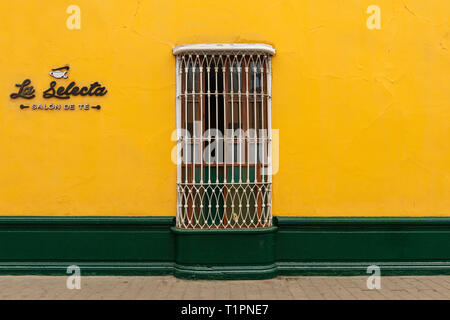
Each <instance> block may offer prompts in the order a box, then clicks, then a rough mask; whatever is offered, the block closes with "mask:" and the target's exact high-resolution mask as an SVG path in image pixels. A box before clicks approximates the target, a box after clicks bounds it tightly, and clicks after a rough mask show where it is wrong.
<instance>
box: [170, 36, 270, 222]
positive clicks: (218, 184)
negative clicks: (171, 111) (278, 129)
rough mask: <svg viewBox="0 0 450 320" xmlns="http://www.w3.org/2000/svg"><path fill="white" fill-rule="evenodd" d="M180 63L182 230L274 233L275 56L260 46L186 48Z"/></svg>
mask: <svg viewBox="0 0 450 320" xmlns="http://www.w3.org/2000/svg"><path fill="white" fill-rule="evenodd" d="M173 53H174V55H175V56H176V61H177V67H176V70H177V71H176V72H177V97H176V105H177V129H178V130H177V132H178V134H177V140H178V141H177V148H178V167H177V168H178V172H177V219H176V221H177V222H176V224H177V227H179V228H191V229H192V228H196V229H211V228H216V229H224V228H263V227H270V226H272V177H271V175H270V173H271V158H272V157H271V152H272V144H271V142H272V140H271V96H270V94H271V60H270V59H271V56H272V55H273V54H275V50H274V49H273V48H272V47H271V46H268V45H262V44H259V45H258V44H248V45H247V44H228V45H226V44H220V45H218V44H216V45H214V44H212V45H201V44H200V45H184V46H178V47H175V48H174V49H173Z"/></svg>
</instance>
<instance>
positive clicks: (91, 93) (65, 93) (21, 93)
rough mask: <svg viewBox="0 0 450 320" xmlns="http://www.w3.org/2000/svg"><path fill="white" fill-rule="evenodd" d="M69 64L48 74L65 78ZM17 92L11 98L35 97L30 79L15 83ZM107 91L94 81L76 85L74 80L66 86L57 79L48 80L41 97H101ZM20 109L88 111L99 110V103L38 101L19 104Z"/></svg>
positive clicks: (57, 77)
mask: <svg viewBox="0 0 450 320" xmlns="http://www.w3.org/2000/svg"><path fill="white" fill-rule="evenodd" d="M69 70H70V67H69V66H64V67H60V68H55V69H52V70H51V71H50V72H49V75H50V76H51V77H53V78H55V79H57V80H58V79H67V78H68V77H69V75H68V72H69ZM16 87H17V88H18V89H17V92H14V93H11V94H10V97H11V99H26V100H30V99H33V98H35V97H36V90H35V88H34V86H33V85H32V83H31V80H30V79H25V80H23V81H22V83H18V84H16ZM106 93H108V90H107V89H106V87H105V86H102V85H101V84H100V83H99V82H97V81H95V82H93V83H91V84H90V85H88V86H78V85H77V84H76V82H75V81H72V82H70V83H69V84H68V85H67V86H66V87H65V86H63V85H58V83H57V81H55V80H53V81H51V82H50V84H49V87H48V88H47V89H46V90H44V91H43V92H42V97H43V98H45V99H50V98H57V99H61V100H66V99H70V98H71V97H76V96H82V97H101V96H104V95H105V94H106ZM19 107H20V109H31V110H52V111H53V110H54V111H60V110H77V109H79V110H82V111H88V110H91V109H96V110H100V109H101V105H89V104H88V103H81V104H77V105H75V104H67V103H66V104H62V103H50V104H47V103H39V104H20V106H19Z"/></svg>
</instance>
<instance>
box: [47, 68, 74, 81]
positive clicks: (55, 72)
mask: <svg viewBox="0 0 450 320" xmlns="http://www.w3.org/2000/svg"><path fill="white" fill-rule="evenodd" d="M69 69H70V68H69V66H65V67H61V68H56V69H52V71H50V75H51V76H52V77H53V78H56V79H61V78H64V79H67V77H68V76H67V72H68V71H69Z"/></svg>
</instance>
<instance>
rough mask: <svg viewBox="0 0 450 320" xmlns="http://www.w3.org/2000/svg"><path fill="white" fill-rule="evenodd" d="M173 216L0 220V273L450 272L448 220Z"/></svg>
mask: <svg viewBox="0 0 450 320" xmlns="http://www.w3.org/2000/svg"><path fill="white" fill-rule="evenodd" d="M174 222H175V221H174V218H173V217H146V218H128V217H119V218H114V217H0V274H3V275H24V274H34V275H66V270H67V267H68V266H70V265H73V264H75V265H78V266H79V267H80V268H81V272H82V274H84V275H171V274H173V275H175V276H176V277H180V278H185V279H267V278H273V277H276V276H278V275H284V276H290V275H367V273H366V270H367V267H368V266H369V265H378V266H380V268H381V273H382V275H385V276H387V275H450V219H449V218H438V217H436V218H362V217H359V218H303V217H302V218H301V217H295V218H293V217H277V218H275V219H274V225H275V226H274V227H273V228H266V229H258V230H249V229H247V230H236V229H234V230H180V229H177V228H175V227H174Z"/></svg>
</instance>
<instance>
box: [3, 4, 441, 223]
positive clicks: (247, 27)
mask: <svg viewBox="0 0 450 320" xmlns="http://www.w3.org/2000/svg"><path fill="white" fill-rule="evenodd" d="M71 4H76V5H78V6H80V8H81V30H69V29H67V27H66V19H67V17H68V16H69V15H68V14H67V13H66V8H67V6H69V5H71ZM372 4H376V5H378V6H379V7H380V8H381V29H380V30H369V29H368V28H367V26H366V20H367V18H368V17H369V14H367V13H366V9H367V7H368V6H369V5H372ZM449 12H450V2H449V1H442V0H430V1H424V0H414V1H412V0H403V1H399V0H395V1H393V0H370V1H366V0H345V1H342V0H309V1H306V0H291V1H274V0H258V1H242V0H229V1H213V0H209V1H205V0H197V1H195V0H189V1H187V0H185V1H169V0H167V1H159V0H153V1H149V0H141V1H131V0H116V1H113V0H110V1H106V0H104V1H101V0H70V1H63V0H57V1H55V0H45V1H44V0H40V1H37V0H24V1H21V2H20V4H19V3H15V2H13V1H1V3H0V214H3V215H137V216H144V215H174V214H175V205H176V198H175V196H176V193H175V180H176V167H175V165H174V164H173V163H172V162H171V161H170V152H171V149H172V147H173V146H174V144H175V142H173V141H171V140H170V137H171V132H172V131H173V129H174V128H175V75H174V72H175V59H174V57H173V56H172V54H171V50H172V47H173V46H175V45H179V44H187V43H216V42H218V43H220V42H224V43H233V42H241V43H254V42H255V43H268V44H271V45H273V46H274V47H275V48H276V50H277V55H276V56H275V57H274V58H273V92H272V93H273V111H272V114H273V128H275V129H280V171H279V172H278V173H277V174H276V176H275V177H274V180H273V181H274V195H273V204H274V214H275V215H301V216H438V215H447V216H448V215H450V181H449V169H450V148H449V141H450V139H449V138H450V126H449V120H450V99H449V98H450V97H449V95H450V77H449V74H450V72H449V71H450V58H449V57H450V56H449V52H450V43H449V21H448V13H449ZM65 64H69V65H70V67H71V70H70V77H69V79H67V80H58V82H61V83H66V84H68V83H69V82H70V81H72V80H73V81H76V82H77V83H79V84H89V83H91V82H93V81H99V82H101V83H102V84H104V85H106V86H107V87H108V90H109V92H108V94H107V95H106V96H104V97H90V98H80V97H77V98H72V99H70V100H71V103H84V102H86V103H90V104H91V105H93V104H97V103H100V104H101V105H102V106H103V109H102V111H99V112H97V111H95V110H91V111H89V112H81V111H73V112H49V111H46V112H43V111H40V112H37V111H31V110H24V111H20V109H19V108H18V106H19V105H20V103H24V102H28V101H24V100H20V99H17V100H12V99H10V97H9V94H10V93H12V92H13V91H15V87H14V84H15V83H19V82H21V81H23V80H24V79H25V78H30V79H31V80H32V82H33V85H34V86H35V88H36V94H37V96H36V98H34V99H33V103H39V102H40V103H51V102H53V103H55V102H59V103H65V102H66V101H57V100H56V99H53V100H51V101H49V100H45V99H43V98H42V91H43V90H44V89H46V88H47V87H48V85H49V83H50V81H51V80H52V78H51V77H50V76H49V75H48V72H49V71H50V69H51V68H55V67H59V66H63V65H65Z"/></svg>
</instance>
